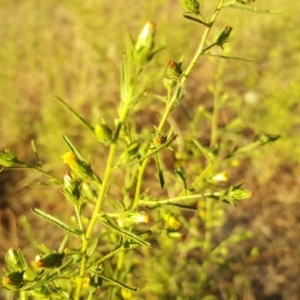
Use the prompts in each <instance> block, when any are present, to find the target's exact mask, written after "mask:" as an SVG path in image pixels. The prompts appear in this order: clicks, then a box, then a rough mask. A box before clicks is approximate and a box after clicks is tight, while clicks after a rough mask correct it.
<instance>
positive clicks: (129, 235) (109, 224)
mask: <svg viewBox="0 0 300 300" xmlns="http://www.w3.org/2000/svg"><path fill="white" fill-rule="evenodd" d="M101 221H102V222H103V224H104V225H105V226H106V227H108V228H110V229H111V230H113V231H115V232H117V233H119V234H120V235H123V236H125V237H127V238H129V239H132V240H134V241H135V242H137V243H138V244H140V245H144V246H147V247H150V244H149V243H148V242H147V241H144V240H143V239H141V238H140V237H138V236H137V235H135V234H134V233H132V232H130V231H128V230H125V229H123V228H120V227H119V226H117V225H115V224H113V223H112V222H111V221H110V220H108V219H107V218H106V217H102V218H101Z"/></svg>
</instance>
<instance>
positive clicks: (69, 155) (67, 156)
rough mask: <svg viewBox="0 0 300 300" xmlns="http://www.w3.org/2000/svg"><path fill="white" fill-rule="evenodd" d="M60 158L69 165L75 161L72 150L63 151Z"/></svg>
mask: <svg viewBox="0 0 300 300" xmlns="http://www.w3.org/2000/svg"><path fill="white" fill-rule="evenodd" d="M61 158H62V159H63V160H64V163H65V164H67V165H69V166H71V165H73V164H74V163H76V162H77V157H76V155H75V153H74V152H72V151H69V152H67V153H65V154H64V155H62V157H61Z"/></svg>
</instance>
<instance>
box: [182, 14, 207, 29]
mask: <svg viewBox="0 0 300 300" xmlns="http://www.w3.org/2000/svg"><path fill="white" fill-rule="evenodd" d="M183 17H184V18H186V19H188V20H191V21H194V22H197V23H200V24H201V25H204V26H207V27H209V24H207V23H205V22H204V21H202V20H200V19H198V18H195V17H192V16H190V15H187V14H184V15H183Z"/></svg>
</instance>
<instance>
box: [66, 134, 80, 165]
mask: <svg viewBox="0 0 300 300" xmlns="http://www.w3.org/2000/svg"><path fill="white" fill-rule="evenodd" d="M63 139H64V141H65V142H66V144H67V145H68V147H69V148H70V150H71V151H72V152H74V153H75V154H76V156H77V157H78V158H79V159H80V160H81V161H84V160H83V158H82V156H81V155H80V153H79V152H78V151H77V149H76V148H75V146H74V145H73V144H72V143H71V141H70V140H69V139H68V138H67V137H66V136H65V135H63Z"/></svg>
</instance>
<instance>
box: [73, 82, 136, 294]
mask: <svg viewBox="0 0 300 300" xmlns="http://www.w3.org/2000/svg"><path fill="white" fill-rule="evenodd" d="M132 95H133V84H132V85H131V86H130V87H129V88H128V94H127V99H126V102H125V105H124V106H123V109H122V111H121V112H120V116H119V123H118V126H117V129H116V131H115V134H114V137H113V139H112V142H111V144H110V149H109V154H108V158H107V163H106V168H105V173H104V177H103V181H102V186H101V189H100V193H99V196H98V199H97V202H96V205H95V209H94V213H93V215H92V218H91V220H90V223H89V225H88V228H87V231H86V233H85V236H84V237H83V240H82V246H81V253H82V254H83V257H82V260H81V264H80V271H79V282H78V283H77V287H76V294H75V300H80V295H81V290H82V285H83V281H84V277H85V274H86V270H87V266H86V264H87V257H86V251H87V249H88V246H89V241H90V239H91V237H92V234H93V231H94V228H95V225H96V223H97V220H98V216H99V214H100V212H101V210H102V206H103V202H104V200H105V196H106V193H107V189H108V186H109V181H110V176H111V173H112V171H113V162H114V156H115V152H116V148H117V141H118V139H119V135H120V131H121V128H122V126H123V123H124V121H125V119H126V116H127V113H128V110H129V103H130V100H131V99H132Z"/></svg>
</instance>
